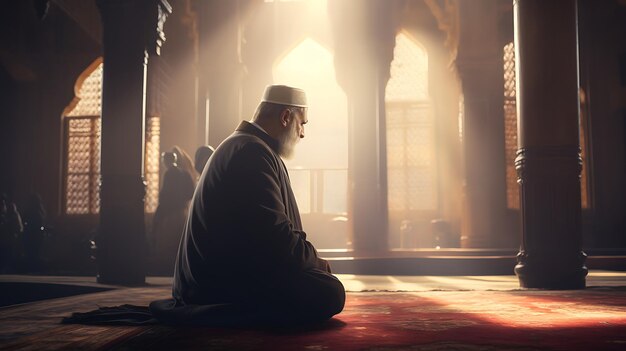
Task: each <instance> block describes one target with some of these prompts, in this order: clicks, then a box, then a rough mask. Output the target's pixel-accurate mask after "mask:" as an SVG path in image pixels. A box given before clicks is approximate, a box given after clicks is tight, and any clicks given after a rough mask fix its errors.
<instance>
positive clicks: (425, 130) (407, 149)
mask: <svg viewBox="0 0 626 351" xmlns="http://www.w3.org/2000/svg"><path fill="white" fill-rule="evenodd" d="M393 57H394V58H393V61H392V62H391V77H390V79H389V82H388V83H387V88H386V91H385V107H386V118H387V121H386V123H387V177H388V191H389V195H388V199H389V211H390V215H393V213H394V212H395V213H402V215H403V216H405V217H406V218H404V219H410V217H415V216H416V215H418V213H419V212H422V213H424V211H427V212H432V211H434V210H436V209H437V205H438V201H437V200H438V194H437V165H436V159H435V124H434V118H433V108H432V104H431V100H430V94H429V91H428V54H427V52H426V50H425V49H424V48H423V47H422V46H421V45H420V44H418V43H417V42H416V41H415V40H413V39H411V38H410V37H409V36H408V35H407V34H405V33H400V34H398V35H397V36H396V46H395V49H394V56H393Z"/></svg>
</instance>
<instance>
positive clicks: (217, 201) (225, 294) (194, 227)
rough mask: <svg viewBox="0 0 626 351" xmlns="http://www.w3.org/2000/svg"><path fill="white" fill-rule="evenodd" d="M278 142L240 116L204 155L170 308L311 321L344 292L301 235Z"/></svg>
mask: <svg viewBox="0 0 626 351" xmlns="http://www.w3.org/2000/svg"><path fill="white" fill-rule="evenodd" d="M277 149H278V142H277V141H276V140H274V139H273V138H271V137H270V136H269V135H267V134H266V133H264V132H263V131H261V130H260V129H259V128H257V127H255V126H254V125H252V124H250V123H248V122H242V123H241V124H240V125H239V127H238V128H237V130H236V131H235V132H234V133H233V134H232V135H231V136H230V137H229V138H227V139H226V140H225V141H224V142H223V143H222V144H221V145H220V146H219V147H218V148H217V149H216V150H215V153H214V154H213V155H212V156H211V158H210V159H209V161H208V163H207V165H206V166H205V169H204V171H203V173H202V176H201V178H200V180H199V182H198V186H197V188H196V191H195V193H194V196H193V199H192V207H191V209H190V214H189V217H188V219H187V223H186V225H185V230H184V233H183V237H182V240H181V243H180V246H179V251H178V257H177V262H176V268H175V276H174V286H173V297H174V299H175V301H176V305H177V306H187V305H189V306H198V305H200V306H206V305H216V304H232V305H236V306H245V307H246V308H248V307H250V308H252V309H255V310H256V309H257V308H259V310H260V311H261V312H259V313H261V314H265V315H266V316H267V315H268V313H269V317H268V318H269V319H274V320H276V319H281V318H284V319H290V320H295V321H315V320H322V319H327V318H330V317H331V316H332V315H334V314H336V313H339V312H340V311H341V310H342V309H343V305H344V301H345V291H344V289H343V286H342V285H341V283H340V282H339V281H338V280H337V279H336V278H335V277H334V276H333V275H332V274H330V268H329V265H328V263H327V262H326V261H324V260H322V259H320V258H319V257H318V255H317V252H316V250H315V248H314V247H313V245H312V244H311V243H310V242H309V241H307V240H306V234H305V233H304V231H302V223H301V220H300V214H299V212H298V206H297V204H296V200H295V197H294V194H293V191H292V190H291V185H290V183H289V175H288V173H287V169H286V167H285V164H284V163H283V161H282V159H281V158H280V156H279V155H278V153H277Z"/></svg>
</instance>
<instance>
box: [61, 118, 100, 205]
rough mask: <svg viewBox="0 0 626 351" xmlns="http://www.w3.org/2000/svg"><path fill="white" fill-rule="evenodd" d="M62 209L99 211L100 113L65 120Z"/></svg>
mask: <svg viewBox="0 0 626 351" xmlns="http://www.w3.org/2000/svg"><path fill="white" fill-rule="evenodd" d="M65 128H66V129H65V130H66V136H67V139H66V142H67V144H66V150H67V151H66V152H67V153H66V174H65V213H67V214H89V213H98V212H99V211H100V186H99V184H100V117H99V116H86V117H71V118H66V120H65Z"/></svg>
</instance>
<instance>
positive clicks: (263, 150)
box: [216, 131, 275, 158]
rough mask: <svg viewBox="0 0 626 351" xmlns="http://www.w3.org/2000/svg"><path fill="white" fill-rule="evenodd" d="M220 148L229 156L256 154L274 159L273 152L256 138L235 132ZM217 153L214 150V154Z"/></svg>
mask: <svg viewBox="0 0 626 351" xmlns="http://www.w3.org/2000/svg"><path fill="white" fill-rule="evenodd" d="M221 146H223V149H224V150H223V151H225V152H227V153H229V154H231V156H235V154H242V155H248V154H249V155H254V154H257V155H266V156H271V157H272V158H274V157H275V155H274V152H273V151H272V149H271V148H270V147H269V145H267V143H265V142H264V141H263V140H262V139H261V138H259V137H258V136H256V135H253V134H250V133H245V132H239V131H238V132H235V133H233V134H232V135H231V136H230V137H228V139H226V140H225V141H224V143H223V145H221ZM217 151H218V150H216V152H217Z"/></svg>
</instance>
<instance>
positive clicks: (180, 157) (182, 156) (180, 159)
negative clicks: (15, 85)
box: [172, 145, 199, 187]
mask: <svg viewBox="0 0 626 351" xmlns="http://www.w3.org/2000/svg"><path fill="white" fill-rule="evenodd" d="M172 152H173V153H174V154H176V164H177V165H178V168H180V169H182V170H183V171H185V172H187V173H188V174H189V176H191V179H193V185H194V187H195V186H196V181H197V180H198V176H199V174H198V172H196V168H195V167H194V164H193V160H192V159H191V157H190V156H189V154H188V153H187V152H185V150H183V148H181V147H180V146H178V145H174V147H173V148H172Z"/></svg>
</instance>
